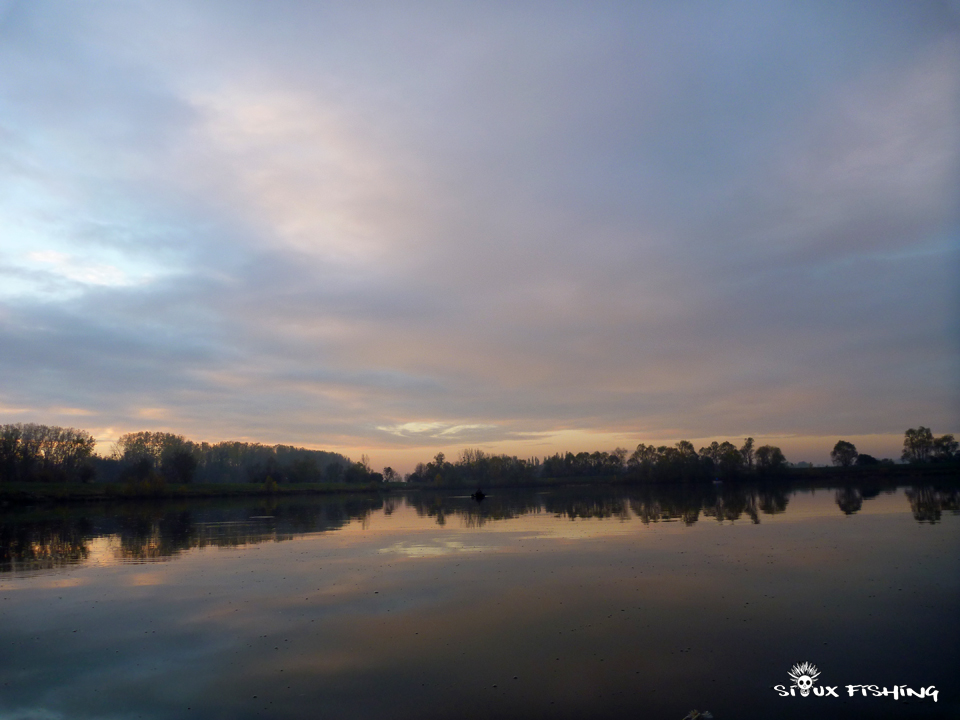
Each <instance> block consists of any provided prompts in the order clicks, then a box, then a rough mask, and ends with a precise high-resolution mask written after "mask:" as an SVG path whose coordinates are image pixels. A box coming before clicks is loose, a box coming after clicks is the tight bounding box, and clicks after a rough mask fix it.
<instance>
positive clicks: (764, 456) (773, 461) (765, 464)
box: [757, 445, 787, 474]
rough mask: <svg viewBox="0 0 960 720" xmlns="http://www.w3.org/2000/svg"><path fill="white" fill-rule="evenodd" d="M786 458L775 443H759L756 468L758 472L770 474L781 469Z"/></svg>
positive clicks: (784, 465) (784, 464) (785, 462)
mask: <svg viewBox="0 0 960 720" xmlns="http://www.w3.org/2000/svg"><path fill="white" fill-rule="evenodd" d="M786 465H787V459H786V458H785V457H784V456H783V452H782V451H781V450H780V448H778V447H776V446H775V445H761V446H760V447H758V448H757V470H758V472H760V473H764V474H770V473H777V472H780V471H781V470H783V469H784V468H785V467H786Z"/></svg>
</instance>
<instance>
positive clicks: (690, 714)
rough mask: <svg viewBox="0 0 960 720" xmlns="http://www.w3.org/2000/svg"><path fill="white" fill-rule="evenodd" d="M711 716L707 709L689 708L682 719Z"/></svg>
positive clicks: (689, 719)
mask: <svg viewBox="0 0 960 720" xmlns="http://www.w3.org/2000/svg"><path fill="white" fill-rule="evenodd" d="M712 717H713V714H712V713H711V712H710V711H709V710H704V711H703V712H698V711H696V710H691V711H690V712H688V713H687V714H686V716H685V717H684V718H683V720H709V718H712Z"/></svg>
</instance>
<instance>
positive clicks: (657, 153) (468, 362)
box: [0, 2, 960, 464]
mask: <svg viewBox="0 0 960 720" xmlns="http://www.w3.org/2000/svg"><path fill="white" fill-rule="evenodd" d="M951 7H952V6H949V5H944V4H941V3H923V2H918V3H911V4H908V5H903V6H895V7H882V8H881V7H875V6H869V7H868V6H861V5H856V4H845V5H842V6H836V5H817V4H810V5H807V6H804V7H798V6H795V5H792V4H771V3H760V4H749V3H741V4H732V5H725V6H722V7H721V6H717V7H697V8H692V7H690V8H685V7H681V6H677V5H676V4H673V3H663V4H645V5H643V6H642V7H634V6H633V5H632V4H626V5H618V4H604V5H591V6H589V7H587V6H583V5H581V6H575V5H568V6H562V7H560V6H557V5H555V4H551V5H549V6H547V5H537V4H528V5H523V6H517V7H511V8H506V7H504V8H499V9H494V8H491V7H488V6H485V5H477V6H474V7H452V6H448V5H445V4H430V3H424V4H404V7H402V8H400V7H398V6H394V5H391V4H376V3H365V4H363V7H355V6H354V5H352V4H343V5H335V4H327V3H324V4H322V5H317V6H314V5H312V4H304V3H283V2H278V3H271V4H270V5H269V6H266V5H262V4H259V3H252V2H251V3H236V2H231V3H218V2H210V3H203V4H200V5H197V4H195V3H186V2H169V3H164V4H162V5H157V4H154V3H137V2H131V3H123V4H100V5H93V6H91V5H74V6H70V7H64V6H63V5H57V4H53V3H45V2H22V3H18V2H13V3H7V4H3V5H0V66H2V67H3V68H4V72H3V73H0V373H2V376H3V378H4V382H3V384H2V386H0V420H2V421H5V422H11V421H16V420H21V419H29V420H36V421H39V422H51V423H53V422H56V423H58V424H72V425H80V426H83V427H87V428H95V429H96V430H97V432H98V433H99V434H100V436H101V437H103V438H109V437H110V436H115V435H116V434H117V433H119V432H123V431H127V430H135V429H143V428H146V427H152V428H164V429H170V430H173V431H176V432H181V433H184V434H187V435H189V436H191V437H195V438H198V439H199V438H204V439H212V440H216V439H227V438H246V439H254V440H261V441H265V442H281V441H282V442H294V443H297V444H308V445H313V446H319V447H332V448H339V449H345V450H348V451H350V450H353V451H355V453H356V454H359V451H360V450H361V449H368V451H372V452H371V454H373V455H374V460H375V462H376V461H377V459H378V458H382V460H383V463H384V464H386V463H387V462H398V463H406V462H408V461H412V459H413V457H414V456H415V455H417V454H419V455H425V454H426V453H427V451H428V450H432V449H433V448H447V447H456V446H457V445H458V443H459V444H461V445H467V444H469V445H482V446H484V447H488V448H491V449H497V450H506V451H509V452H517V453H519V454H526V450H530V449H536V450H537V454H541V455H542V454H543V453H544V452H546V451H551V452H552V451H553V450H562V449H564V448H566V447H570V448H571V449H574V446H577V445H578V444H579V445H580V446H591V445H592V446H596V447H599V446H601V445H602V443H604V442H608V441H609V442H615V441H617V440H618V439H622V443H627V442H629V441H630V440H631V439H632V440H633V441H634V442H636V441H640V440H646V441H650V440H656V439H664V440H669V439H679V438H680V437H691V438H708V437H718V436H723V437H741V436H744V435H746V434H751V435H755V436H770V437H778V438H781V441H780V444H781V445H782V446H784V447H785V449H787V448H789V447H790V443H791V442H795V443H796V444H797V447H800V446H801V445H802V441H801V440H802V438H816V437H825V438H826V437H834V436H848V435H849V436H853V435H857V436H876V437H878V438H884V440H883V441H882V442H881V441H879V440H878V441H877V443H878V445H877V447H871V449H873V450H874V451H876V452H884V453H886V454H892V453H895V452H896V450H897V448H896V446H895V445H893V446H891V445H890V443H891V442H893V443H895V438H896V436H897V435H899V434H901V433H902V431H903V430H904V429H905V428H906V427H912V426H915V425H916V424H918V423H922V424H925V425H929V426H932V427H933V428H934V430H935V431H936V432H948V431H957V430H958V429H960V390H958V388H960V383H958V382H957V380H958V377H960V352H958V350H960V348H958V345H960V317H958V315H960V313H958V310H960V298H958V296H957V282H956V278H957V277H960V274H958V270H960V232H958V230H960V222H958V221H960V218H958V208H960V204H958V202H957V198H958V197H960V193H958V190H960V15H958V14H957V13H956V12H953V11H952V10H951ZM791 438H793V440H791ZM891 438H893V439H892V440H891ZM881 446H882V447H881ZM581 449H582V447H581ZM828 450H829V447H825V448H824V449H823V451H822V456H823V458H822V459H825V457H826V453H827V451H828ZM531 454H532V453H531ZM789 456H790V453H789V452H788V457H789ZM791 459H801V458H791ZM818 459H821V458H818Z"/></svg>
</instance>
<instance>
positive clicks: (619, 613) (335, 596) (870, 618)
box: [0, 487, 960, 720]
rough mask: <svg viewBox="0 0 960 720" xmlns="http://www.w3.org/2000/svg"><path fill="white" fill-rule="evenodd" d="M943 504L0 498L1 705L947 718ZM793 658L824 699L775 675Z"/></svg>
mask: <svg viewBox="0 0 960 720" xmlns="http://www.w3.org/2000/svg"><path fill="white" fill-rule="evenodd" d="M957 508H958V493H957V492H956V491H955V490H950V489H943V488H941V489H939V490H936V489H933V488H930V487H926V488H896V489H893V488H888V489H885V490H883V491H881V490H879V489H878V488H865V487H859V488H854V487H847V488H841V489H828V490H822V489H821V490H817V491H815V492H812V491H786V490H771V489H770V488H766V489H764V488H739V489H734V488H713V487H710V488H705V489H704V488H686V489H685V488H666V489H661V490H652V489H637V490H624V491H606V492H603V491H587V490H577V489H564V490H555V491H551V492H532V491H527V492H523V491H516V492H510V491H502V492H498V493H493V494H492V496H490V497H488V498H487V499H486V500H484V501H483V502H482V503H479V504H478V503H477V502H476V501H474V500H472V499H470V498H469V497H462V496H461V497H457V496H456V495H454V494H430V493H424V494H417V495H413V494H411V495H408V496H396V495H394V496H384V497H374V496H353V497H340V498H327V499H286V500H282V501H277V502H269V501H267V502H263V501H258V500H248V501H245V502H238V501H223V502H193V503H189V504H160V505H153V506H140V505H123V506H97V507H91V506H76V505H74V506H70V507H61V508H50V507H46V508H17V509H11V508H7V509H5V510H3V512H2V514H0V719H2V720H13V719H16V720H27V719H32V718H38V719H41V720H51V719H54V718H110V719H117V718H231V719H234V718H241V719H242V718H256V717H264V718H455V717H456V718H464V717H465V718H514V717H515V718H608V717H609V718H626V717H630V718H667V719H675V720H680V719H681V718H682V717H683V716H684V715H685V714H687V713H688V712H689V711H690V710H692V709H694V708H696V709H699V710H701V711H702V710H709V711H710V712H712V713H713V716H714V717H715V718H717V719H718V720H726V719H727V718H808V717H814V716H817V717H825V718H840V717H842V718H851V717H877V718H888V717H889V718H907V717H931V718H932V717H944V718H948V717H949V718H957V717H960V672H958V670H960V515H958V514H957V512H958V510H957ZM804 661H809V662H812V663H814V664H815V665H817V667H818V668H819V670H820V673H821V674H820V677H819V679H818V685H820V686H823V685H828V686H839V694H840V695H841V697H840V698H832V697H813V696H810V697H806V698H801V697H786V698H784V697H780V696H779V695H778V694H777V692H776V691H775V690H773V689H772V686H774V685H778V684H780V685H785V686H788V687H789V685H790V684H791V681H790V679H789V678H788V676H787V672H788V670H789V669H790V668H791V666H792V665H793V664H794V663H798V662H804ZM847 684H874V685H878V686H881V687H883V686H886V687H891V688H892V687H893V686H894V685H906V686H909V687H912V688H915V689H919V688H920V687H928V686H931V685H934V686H936V688H937V690H938V692H939V695H938V701H937V702H936V703H934V702H932V700H929V699H927V700H923V701H918V700H916V699H912V700H902V699H901V700H896V701H895V700H893V699H892V698H889V697H880V698H877V697H866V698H864V697H861V696H859V695H858V696H856V697H854V698H849V697H847V692H846V690H845V688H844V686H845V685H847Z"/></svg>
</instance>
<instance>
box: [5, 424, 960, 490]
mask: <svg viewBox="0 0 960 720" xmlns="http://www.w3.org/2000/svg"><path fill="white" fill-rule="evenodd" d="M95 442H96V441H95V439H94V437H93V436H92V435H91V434H90V433H89V432H87V431H85V430H78V429H76V428H62V427H57V426H49V425H39V424H34V423H16V424H9V425H0V481H7V482H93V481H97V482H132V483H145V484H155V485H159V484H163V483H177V484H179V483H191V482H198V483H241V482H254V483H266V484H268V485H269V484H271V483H276V484H280V483H321V482H325V483H338V482H344V483H380V482H398V481H400V480H401V479H403V480H406V481H407V482H411V483H417V484H432V485H464V486H469V485H474V486H477V487H480V486H511V485H512V486H520V485H524V484H530V483H535V482H538V481H542V480H551V479H556V480H581V479H583V480H589V479H593V480H598V479H603V480H607V481H617V482H639V483H669V482H710V481H715V480H720V481H724V480H736V479H740V478H750V477H773V476H777V475H780V474H782V473H783V472H784V471H785V469H786V468H787V461H786V458H785V457H784V455H783V452H782V451H781V450H780V448H778V447H776V446H773V445H761V446H759V447H756V446H755V442H754V439H753V438H751V437H748V438H745V439H744V441H743V443H742V444H741V445H740V446H739V447H738V446H737V445H734V444H733V443H731V442H729V441H724V442H716V441H714V442H712V443H711V444H710V445H707V446H705V447H701V448H700V449H699V450H698V449H695V448H694V445H693V443H691V442H690V441H688V440H681V441H679V442H677V443H675V444H674V445H659V446H655V445H647V444H644V443H640V444H639V445H637V447H636V449H635V450H634V451H633V452H632V453H631V452H629V451H628V450H625V449H624V448H616V449H615V450H613V451H612V452H603V451H596V452H592V453H588V452H580V453H576V454H574V453H571V452H567V453H555V454H554V455H550V456H547V457H544V458H542V459H541V458H539V457H534V458H529V459H521V458H518V457H516V456H510V455H502V454H501V455H494V454H488V453H485V452H484V451H483V450H479V449H467V450H463V451H462V452H461V453H460V457H459V458H458V459H457V460H456V461H454V462H450V461H448V460H447V458H446V456H445V455H444V453H442V452H441V453H437V455H436V456H435V457H434V458H433V460H432V461H431V462H428V463H418V464H417V466H416V468H415V469H414V471H413V472H411V473H409V474H408V475H406V476H405V477H404V478H401V476H400V474H399V473H398V472H396V471H395V470H394V469H393V468H390V467H385V468H383V472H375V471H374V470H373V469H372V468H371V467H370V462H369V460H368V458H367V456H366V455H364V456H362V457H361V459H360V461H358V462H354V461H351V460H350V459H349V458H347V457H345V456H343V455H341V454H339V453H334V452H328V451H324V450H309V449H307V448H300V447H294V446H291V445H262V444H260V443H247V442H230V441H228V442H219V443H207V442H199V443H198V442H194V441H192V440H188V439H187V438H184V437H183V436H182V435H175V434H173V433H165V432H149V431H143V432H135V433H127V434H125V435H123V436H121V437H120V439H119V440H118V441H117V442H116V444H115V445H114V448H113V452H112V453H111V454H110V455H109V456H108V457H102V456H99V455H96V454H94V446H95ZM830 457H831V460H832V461H833V463H834V464H835V465H837V466H841V467H850V466H854V465H857V466H867V465H876V464H881V463H890V464H892V463H893V461H892V460H877V459H876V458H874V457H872V456H870V455H866V454H863V453H859V452H857V449H856V446H855V445H854V444H853V443H851V442H849V441H846V440H840V441H838V442H837V444H836V445H835V446H834V448H833V450H832V451H831V453H830ZM901 460H902V461H903V462H907V463H957V462H960V444H958V442H957V441H956V440H955V439H954V436H953V435H949V434H948V435H942V436H940V437H936V436H934V435H933V433H932V432H931V430H930V428H927V427H924V426H922V425H921V426H920V427H919V428H911V429H909V430H907V431H906V432H905V433H904V441H903V453H902V456H901Z"/></svg>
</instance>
